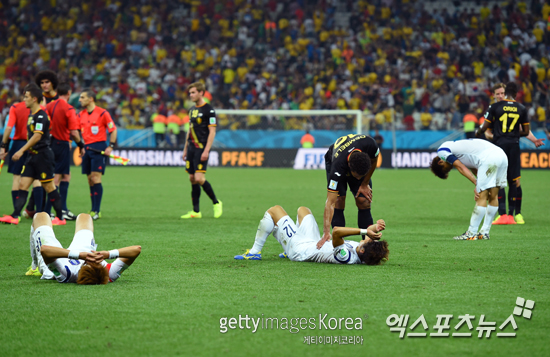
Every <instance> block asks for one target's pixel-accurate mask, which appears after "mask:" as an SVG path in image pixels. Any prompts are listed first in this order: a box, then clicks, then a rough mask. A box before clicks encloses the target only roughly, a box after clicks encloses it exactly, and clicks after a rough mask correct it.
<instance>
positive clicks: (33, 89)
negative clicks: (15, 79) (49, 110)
mask: <svg viewBox="0 0 550 357" xmlns="http://www.w3.org/2000/svg"><path fill="white" fill-rule="evenodd" d="M23 91H24V95H23V100H24V101H25V106H26V107H27V108H32V107H33V105H35V104H40V102H42V98H43V96H42V90H41V89H40V88H39V87H38V86H37V85H36V84H34V83H30V84H27V85H26V86H25V89H24V90H23Z"/></svg>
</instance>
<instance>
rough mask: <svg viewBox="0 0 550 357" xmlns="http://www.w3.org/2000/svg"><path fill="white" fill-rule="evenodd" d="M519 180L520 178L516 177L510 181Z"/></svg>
mask: <svg viewBox="0 0 550 357" xmlns="http://www.w3.org/2000/svg"><path fill="white" fill-rule="evenodd" d="M520 178H521V176H518V177H516V178H515V179H512V181H517V180H519V179H520Z"/></svg>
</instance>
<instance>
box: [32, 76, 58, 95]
mask: <svg viewBox="0 0 550 357" xmlns="http://www.w3.org/2000/svg"><path fill="white" fill-rule="evenodd" d="M34 81H35V83H36V85H37V86H39V87H40V88H42V91H43V92H45V93H49V92H51V91H55V90H56V89H57V85H58V84H59V81H58V79H57V74H55V72H53V71H50V70H46V71H40V72H38V74H37V75H36V77H35V78H34Z"/></svg>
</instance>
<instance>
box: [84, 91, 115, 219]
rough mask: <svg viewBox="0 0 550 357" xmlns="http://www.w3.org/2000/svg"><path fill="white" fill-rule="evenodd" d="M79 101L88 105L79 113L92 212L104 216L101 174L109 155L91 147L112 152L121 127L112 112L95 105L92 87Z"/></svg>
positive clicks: (94, 216) (95, 217) (99, 216)
mask: <svg viewBox="0 0 550 357" xmlns="http://www.w3.org/2000/svg"><path fill="white" fill-rule="evenodd" d="M78 101H79V102H80V105H81V106H82V107H83V108H84V110H83V111H81V112H80V113H79V114H78V117H79V120H80V132H81V133H82V139H83V140H84V143H85V144H84V150H82V151H83V153H84V156H83V157H82V173H83V174H86V175H88V184H89V185H90V195H91V199H92V210H91V212H90V215H91V216H92V218H93V219H94V220H96V219H98V218H101V213H100V212H101V198H102V196H103V186H102V185H101V176H102V175H103V174H104V173H105V156H104V155H101V154H100V153H98V152H95V151H92V150H90V149H95V150H100V151H105V155H109V154H111V151H113V148H114V147H115V144H116V135H117V130H116V126H115V123H114V122H113V119H112V118H111V115H110V114H109V112H108V111H107V110H105V109H103V108H100V107H98V106H96V105H95V93H94V92H93V91H92V90H91V89H85V90H84V91H83V92H82V93H81V94H80V99H79V100H78ZM107 131H108V132H109V133H110V135H109V145H107V143H106V141H107Z"/></svg>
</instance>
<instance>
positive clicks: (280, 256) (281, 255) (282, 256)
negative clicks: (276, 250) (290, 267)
mask: <svg viewBox="0 0 550 357" xmlns="http://www.w3.org/2000/svg"><path fill="white" fill-rule="evenodd" d="M279 258H288V255H286V253H285V252H282V253H281V254H279Z"/></svg>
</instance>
